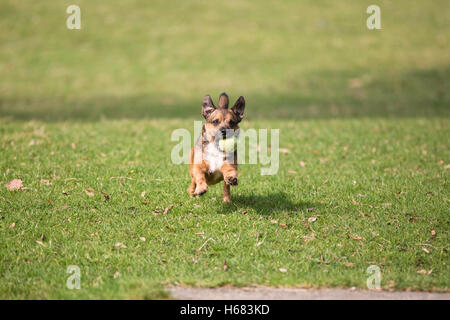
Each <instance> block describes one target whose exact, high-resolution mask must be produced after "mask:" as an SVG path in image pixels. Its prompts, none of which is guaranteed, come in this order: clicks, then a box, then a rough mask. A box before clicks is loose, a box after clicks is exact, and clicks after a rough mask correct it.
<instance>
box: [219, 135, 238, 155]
mask: <svg viewBox="0 0 450 320" xmlns="http://www.w3.org/2000/svg"><path fill="white" fill-rule="evenodd" d="M236 146H237V139H236V137H232V138H229V139H221V140H220V141H219V149H220V150H222V151H225V152H233V151H234V150H235V149H236Z"/></svg>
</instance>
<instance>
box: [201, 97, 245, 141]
mask: <svg viewBox="0 0 450 320" xmlns="http://www.w3.org/2000/svg"><path fill="white" fill-rule="evenodd" d="M228 103H229V99H228V96H227V94H226V93H225V92H224V93H222V94H221V95H220V97H219V103H218V106H217V107H216V106H214V103H213V101H212V99H211V96H209V95H206V96H205V97H204V98H203V103H202V115H203V117H205V119H206V123H205V127H204V128H205V132H206V133H207V135H208V136H209V137H217V138H225V137H230V135H237V134H238V133H239V122H241V120H242V119H243V118H244V109H245V100H244V97H242V96H240V97H239V99H237V100H236V102H235V104H234V106H233V107H232V108H231V109H228Z"/></svg>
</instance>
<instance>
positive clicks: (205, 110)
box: [202, 94, 216, 119]
mask: <svg viewBox="0 0 450 320" xmlns="http://www.w3.org/2000/svg"><path fill="white" fill-rule="evenodd" d="M214 110H216V107H215V106H214V103H213V101H212V99H211V96H210V95H209V94H207V95H206V96H205V97H204V98H203V102H202V115H203V117H205V119H207V118H208V117H209V115H210V114H211V113H213V111H214Z"/></svg>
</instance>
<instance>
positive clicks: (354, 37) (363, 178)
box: [0, 0, 450, 299]
mask: <svg viewBox="0 0 450 320" xmlns="http://www.w3.org/2000/svg"><path fill="white" fill-rule="evenodd" d="M73 3H76V4H79V5H80V7H81V10H82V29H81V30H77V31H75V30H67V29H66V26H65V19H66V17H67V14H66V13H65V9H66V7H67V6H68V5H70V4H73ZM370 4H373V1H344V2H339V3H338V2H335V1H302V2H299V1H283V2H282V3H280V2H279V1H267V2H264V5H261V4H258V5H257V4H256V3H252V2H247V1H227V2H219V1H208V2H203V1H174V2H170V3H169V2H166V1H137V0H136V1H131V0H130V1H108V3H107V4H105V3H104V2H100V1H61V2H60V3H59V2H58V3H55V2H53V1H47V0H46V1H39V2H33V3H32V2H29V1H2V3H1V4H0V43H1V49H0V70H1V74H2V77H0V146H1V157H0V217H1V220H0V228H1V233H0V239H1V240H0V257H1V259H0V261H1V263H0V297H1V298H4V299H12V298H19V299H23V298H33V299H36V298H45V299H48V298H56V299H59V298H137V299H141V298H166V297H168V296H167V294H166V292H165V291H164V287H165V286H167V285H193V286H219V285H226V284H231V285H238V286H243V285H256V284H260V285H268V286H302V287H318V286H325V287H331V286H332V287H335V286H337V287H352V286H354V287H358V288H366V279H367V278H368V277H369V276H370V274H367V273H366V269H367V267H369V266H370V265H377V266H379V267H380V270H381V275H382V280H381V286H382V288H383V289H386V290H430V291H448V286H449V274H450V273H449V271H450V270H449V265H448V263H449V255H448V244H449V236H448V230H449V192H448V190H449V188H448V178H449V166H448V165H449V163H450V152H449V148H448V147H449V133H450V132H449V131H450V129H449V121H448V116H449V110H450V108H449V104H450V103H449V92H450V88H449V79H450V74H449V70H450V69H449V58H448V51H449V49H450V48H449V42H448V41H449V35H450V32H449V31H450V25H449V21H448V19H447V17H448V16H449V11H450V8H449V5H448V4H447V2H446V1H434V2H433V3H431V2H430V3H428V2H425V1H423V2H420V3H417V4H414V5H411V4H410V3H409V2H408V1H385V0H383V2H382V3H379V5H380V7H381V9H382V27H383V30H378V31H369V30H367V28H366V26H365V20H366V18H367V14H366V13H365V10H366V8H367V6H368V5H370ZM222 91H226V92H228V94H229V95H230V97H231V99H232V100H233V99H236V98H237V97H238V96H239V95H243V96H245V98H246V100H247V109H246V119H245V121H244V122H243V123H242V126H241V127H242V128H243V129H249V128H255V129H280V147H281V148H283V149H284V150H283V151H284V152H282V153H280V168H279V171H278V172H277V174H276V175H273V176H261V174H260V169H261V168H262V167H267V165H262V164H257V165H241V166H240V169H239V173H240V181H239V186H237V187H236V188H233V189H232V199H233V203H232V204H223V203H222V200H221V187H220V186H214V187H211V188H210V189H209V191H208V193H207V194H205V195H204V196H203V197H201V198H190V197H189V196H188V194H187V191H186V189H187V187H188V185H189V182H190V179H189V176H188V168H187V166H186V165H175V164H173V163H172V162H171V158H170V156H171V151H172V148H173V147H174V146H175V144H176V142H172V141H171V139H170V137H171V133H172V131H173V130H174V129H177V128H186V129H188V130H190V131H191V132H192V131H193V121H194V120H201V118H200V102H201V99H202V97H203V96H204V95H205V94H207V93H209V94H211V95H213V98H214V99H215V100H216V99H217V96H218V94H219V93H220V92H222ZM193 138H194V137H193ZM12 179H21V180H22V181H23V185H24V188H23V189H22V190H18V191H8V190H7V188H6V187H5V185H6V184H7V183H8V182H9V181H11V180H12ZM172 205H173V207H172V208H171V209H170V210H169V211H168V212H167V213H166V214H164V210H165V208H168V207H170V206H172ZM144 240H145V241H144ZM199 249H200V250H199ZM70 265H76V266H79V267H80V271H81V289H80V290H69V289H68V288H67V287H66V280H67V278H68V277H69V276H70V274H68V273H66V270H67V267H68V266H70ZM280 270H281V271H280Z"/></svg>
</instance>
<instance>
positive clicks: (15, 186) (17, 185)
mask: <svg viewBox="0 0 450 320" xmlns="http://www.w3.org/2000/svg"><path fill="white" fill-rule="evenodd" d="M22 188H23V184H22V180H20V179H13V180H11V181H10V182H8V183H7V184H6V189H8V190H9V191H16V190H20V189H22Z"/></svg>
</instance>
